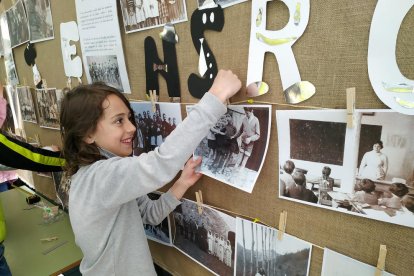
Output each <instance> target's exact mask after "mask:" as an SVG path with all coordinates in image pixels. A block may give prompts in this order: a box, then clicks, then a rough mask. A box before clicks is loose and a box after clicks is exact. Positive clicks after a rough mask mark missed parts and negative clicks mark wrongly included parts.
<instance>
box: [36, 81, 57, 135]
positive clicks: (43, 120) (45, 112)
mask: <svg viewBox="0 0 414 276" xmlns="http://www.w3.org/2000/svg"><path fill="white" fill-rule="evenodd" d="M36 98H37V108H38V110H39V123H40V126H41V127H44V128H52V129H60V124H59V110H60V102H61V100H62V99H63V92H62V90H59V89H56V88H48V89H46V90H45V89H36Z"/></svg>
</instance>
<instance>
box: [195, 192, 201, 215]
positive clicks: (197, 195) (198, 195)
mask: <svg viewBox="0 0 414 276" xmlns="http://www.w3.org/2000/svg"><path fill="white" fill-rule="evenodd" d="M195 195H196V199H197V209H198V214H199V215H201V214H202V213H203V193H202V192H201V190H198V192H196V193H195Z"/></svg>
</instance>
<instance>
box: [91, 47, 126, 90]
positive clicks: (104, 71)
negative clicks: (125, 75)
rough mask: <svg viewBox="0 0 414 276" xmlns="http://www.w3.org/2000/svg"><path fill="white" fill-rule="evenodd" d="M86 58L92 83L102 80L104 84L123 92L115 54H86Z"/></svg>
mask: <svg viewBox="0 0 414 276" xmlns="http://www.w3.org/2000/svg"><path fill="white" fill-rule="evenodd" d="M86 60H87V63H88V70H89V75H90V76H91V79H92V83H94V82H104V83H105V84H107V85H109V86H112V87H114V88H116V89H118V90H119V91H121V92H124V88H123V87H122V80H121V75H120V74H119V64H118V59H117V58H116V55H108V56H87V57H86Z"/></svg>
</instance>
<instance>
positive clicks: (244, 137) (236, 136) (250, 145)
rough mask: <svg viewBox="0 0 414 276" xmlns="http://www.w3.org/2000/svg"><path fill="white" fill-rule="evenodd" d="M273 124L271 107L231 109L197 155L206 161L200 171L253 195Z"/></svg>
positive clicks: (232, 106)
mask: <svg viewBox="0 0 414 276" xmlns="http://www.w3.org/2000/svg"><path fill="white" fill-rule="evenodd" d="M187 112H191V106H187ZM270 121H271V106H270V105H229V106H228V107H227V113H226V114H225V115H223V116H222V117H221V118H220V119H219V120H218V121H217V123H216V125H215V126H214V127H212V128H211V129H210V132H209V133H208V134H207V136H206V137H205V138H204V139H203V140H202V141H201V143H200V145H199V146H198V147H197V149H196V150H195V152H194V156H201V157H202V158H203V159H202V164H201V166H200V169H199V171H200V172H201V173H203V174H205V175H207V176H210V177H212V178H214V179H217V180H219V181H221V182H223V183H226V184H228V185H230V186H233V187H235V188H238V189H240V190H243V191H245V192H249V193H251V192H252V191H253V188H254V185H255V183H256V180H257V178H258V176H259V173H260V170H261V168H262V166H263V162H264V160H265V157H266V152H267V147H268V143H269V137H270V125H271V124H270Z"/></svg>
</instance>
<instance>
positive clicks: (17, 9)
mask: <svg viewBox="0 0 414 276" xmlns="http://www.w3.org/2000/svg"><path fill="white" fill-rule="evenodd" d="M6 15H7V23H8V26H9V33H10V43H11V47H12V48H14V47H16V46H19V45H21V44H23V43H25V42H27V41H29V28H28V22H27V17H26V12H25V10H24V6H23V1H22V0H19V1H17V2H16V3H15V4H14V5H13V6H11V8H10V9H8V10H7V12H6Z"/></svg>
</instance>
